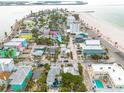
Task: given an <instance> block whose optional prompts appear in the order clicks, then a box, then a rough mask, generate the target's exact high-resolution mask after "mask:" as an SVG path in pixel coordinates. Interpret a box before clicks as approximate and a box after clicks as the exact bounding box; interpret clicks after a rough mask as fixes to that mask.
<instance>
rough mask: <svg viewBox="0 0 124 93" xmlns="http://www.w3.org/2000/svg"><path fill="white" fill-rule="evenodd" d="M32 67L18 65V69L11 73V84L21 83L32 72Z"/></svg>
mask: <svg viewBox="0 0 124 93" xmlns="http://www.w3.org/2000/svg"><path fill="white" fill-rule="evenodd" d="M30 70H31V67H26V66H24V67H18V70H17V71H16V72H14V73H12V74H11V76H10V77H9V79H12V81H11V82H10V84H17V85H21V84H22V83H23V81H24V80H25V78H26V76H27V74H28V73H29V72H30Z"/></svg>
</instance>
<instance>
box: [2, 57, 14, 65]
mask: <svg viewBox="0 0 124 93" xmlns="http://www.w3.org/2000/svg"><path fill="white" fill-rule="evenodd" d="M12 61H13V59H12V58H0V64H3V63H4V64H9V63H10V62H12Z"/></svg>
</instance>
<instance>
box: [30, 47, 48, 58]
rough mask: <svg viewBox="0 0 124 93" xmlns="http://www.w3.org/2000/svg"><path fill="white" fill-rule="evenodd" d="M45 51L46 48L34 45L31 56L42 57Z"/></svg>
mask: <svg viewBox="0 0 124 93" xmlns="http://www.w3.org/2000/svg"><path fill="white" fill-rule="evenodd" d="M45 49H46V46H42V45H36V46H34V47H33V49H32V51H31V54H32V55H33V56H42V55H43V53H44V51H45Z"/></svg>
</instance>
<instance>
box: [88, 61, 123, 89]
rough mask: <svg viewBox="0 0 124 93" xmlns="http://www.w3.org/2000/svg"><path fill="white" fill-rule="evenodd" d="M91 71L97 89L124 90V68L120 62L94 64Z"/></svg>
mask: <svg viewBox="0 0 124 93" xmlns="http://www.w3.org/2000/svg"><path fill="white" fill-rule="evenodd" d="M89 73H90V78H91V80H92V81H93V86H94V88H95V89H96V91H97V90H98V91H124V74H123V73H124V69H123V68H122V67H121V66H119V65H118V64H116V63H113V64H92V65H91V67H90V72H89Z"/></svg>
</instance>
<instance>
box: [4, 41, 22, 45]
mask: <svg viewBox="0 0 124 93" xmlns="http://www.w3.org/2000/svg"><path fill="white" fill-rule="evenodd" d="M20 44H21V42H7V43H4V46H18V45H20Z"/></svg>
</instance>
